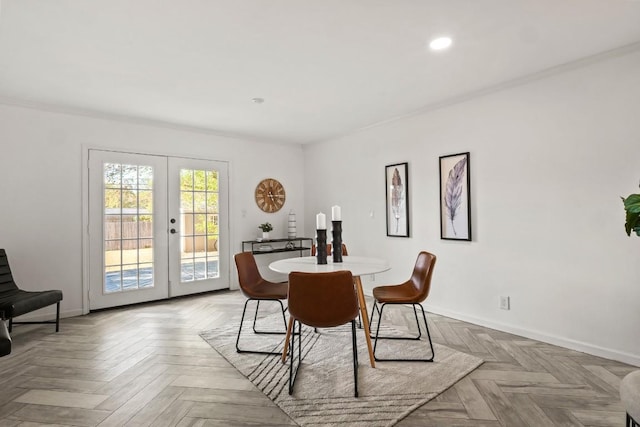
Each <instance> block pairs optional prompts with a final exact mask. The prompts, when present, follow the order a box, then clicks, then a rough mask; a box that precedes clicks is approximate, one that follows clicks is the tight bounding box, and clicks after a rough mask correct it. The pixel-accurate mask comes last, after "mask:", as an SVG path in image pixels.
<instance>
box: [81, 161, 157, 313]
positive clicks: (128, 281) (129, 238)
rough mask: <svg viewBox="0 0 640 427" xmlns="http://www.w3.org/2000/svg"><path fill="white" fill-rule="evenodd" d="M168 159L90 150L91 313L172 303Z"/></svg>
mask: <svg viewBox="0 0 640 427" xmlns="http://www.w3.org/2000/svg"><path fill="white" fill-rule="evenodd" d="M166 189H167V159H166V157H159V156H145V155H139V154H128V153H116V152H109V151H100V150H90V151H89V193H90V194H89V246H90V262H89V264H90V267H89V280H90V283H89V290H90V292H89V303H90V309H98V308H106V307H113V306H118V305H124V304H133V303H138V302H144V301H152V300H156V299H161V298H166V297H168V294H169V291H168V289H169V284H168V264H167V231H166V218H167V214H166V212H167V204H166V203H167V202H166V200H167V199H166Z"/></svg>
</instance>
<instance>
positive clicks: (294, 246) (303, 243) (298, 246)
mask: <svg viewBox="0 0 640 427" xmlns="http://www.w3.org/2000/svg"><path fill="white" fill-rule="evenodd" d="M312 244H313V239H311V238H309V237H293V238H290V239H263V240H245V241H243V242H242V252H252V253H253V254H273V253H280V252H300V256H303V255H304V251H310V250H311V245H312Z"/></svg>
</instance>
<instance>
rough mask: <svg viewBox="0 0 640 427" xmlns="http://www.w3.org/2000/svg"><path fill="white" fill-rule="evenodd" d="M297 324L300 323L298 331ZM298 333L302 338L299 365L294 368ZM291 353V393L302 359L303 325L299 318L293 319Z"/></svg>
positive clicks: (299, 346) (299, 349) (299, 345)
mask: <svg viewBox="0 0 640 427" xmlns="http://www.w3.org/2000/svg"><path fill="white" fill-rule="evenodd" d="M296 324H298V332H297V333H296ZM296 335H298V338H299V339H300V342H299V343H298V367H296V369H295V370H294V369H293V364H294V359H295V346H296ZM289 354H290V357H289V359H291V360H290V361H289V394H292V393H293V386H294V384H295V382H296V377H297V376H298V369H300V363H301V361H302V325H301V324H300V322H298V321H297V320H294V321H293V328H292V331H291V345H290V347H289Z"/></svg>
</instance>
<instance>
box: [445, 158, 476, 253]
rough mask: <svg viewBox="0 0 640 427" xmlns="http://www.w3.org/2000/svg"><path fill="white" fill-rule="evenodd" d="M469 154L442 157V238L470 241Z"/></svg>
mask: <svg viewBox="0 0 640 427" xmlns="http://www.w3.org/2000/svg"><path fill="white" fill-rule="evenodd" d="M470 183H471V179H470V177H469V153H468V152H467V153H459V154H451V155H448V156H441V157H440V238H441V239H444V240H467V241H471V196H470Z"/></svg>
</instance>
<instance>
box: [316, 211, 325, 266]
mask: <svg viewBox="0 0 640 427" xmlns="http://www.w3.org/2000/svg"><path fill="white" fill-rule="evenodd" d="M316 233H317V238H316V239H317V242H316V248H318V249H317V254H316V258H317V260H318V264H326V263H327V217H326V216H325V215H324V214H323V213H322V212H320V213H319V214H318V215H316Z"/></svg>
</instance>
